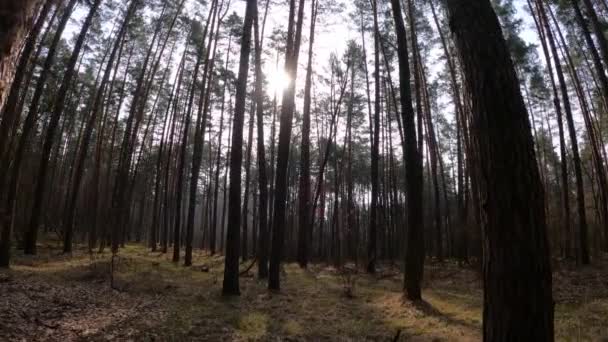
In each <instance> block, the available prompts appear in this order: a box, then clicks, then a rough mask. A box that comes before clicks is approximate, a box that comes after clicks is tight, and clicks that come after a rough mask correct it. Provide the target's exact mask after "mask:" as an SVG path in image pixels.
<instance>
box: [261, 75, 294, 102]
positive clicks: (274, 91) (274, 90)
mask: <svg viewBox="0 0 608 342" xmlns="http://www.w3.org/2000/svg"><path fill="white" fill-rule="evenodd" d="M267 75H268V76H267V77H268V89H267V90H266V91H267V93H268V96H271V97H272V96H275V95H276V96H278V97H280V96H281V95H282V94H283V91H284V90H285V89H286V88H287V87H288V86H289V83H290V82H291V77H289V75H288V74H287V72H285V70H284V69H272V70H270V72H269V73H268V74H267Z"/></svg>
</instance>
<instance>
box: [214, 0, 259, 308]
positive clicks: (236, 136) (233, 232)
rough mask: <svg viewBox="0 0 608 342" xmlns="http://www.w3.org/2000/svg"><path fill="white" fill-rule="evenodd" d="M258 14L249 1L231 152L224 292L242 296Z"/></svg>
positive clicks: (226, 294)
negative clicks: (245, 172)
mask: <svg viewBox="0 0 608 342" xmlns="http://www.w3.org/2000/svg"><path fill="white" fill-rule="evenodd" d="M256 13H257V0H247V7H246V10H245V19H244V22H243V36H242V37H241V55H240V62H239V74H238V79H237V83H236V97H235V99H236V100H235V101H236V102H235V106H234V127H233V131H232V149H231V152H230V194H229V196H230V201H229V207H228V235H227V236H226V258H225V267H224V282H223V287H222V294H223V295H225V296H233V295H240V289H239V245H240V236H239V228H240V223H241V222H240V221H241V165H242V163H243V147H242V145H243V123H244V121H245V101H246V100H247V78H248V74H249V54H250V52H251V28H252V24H253V21H254V16H255V15H256Z"/></svg>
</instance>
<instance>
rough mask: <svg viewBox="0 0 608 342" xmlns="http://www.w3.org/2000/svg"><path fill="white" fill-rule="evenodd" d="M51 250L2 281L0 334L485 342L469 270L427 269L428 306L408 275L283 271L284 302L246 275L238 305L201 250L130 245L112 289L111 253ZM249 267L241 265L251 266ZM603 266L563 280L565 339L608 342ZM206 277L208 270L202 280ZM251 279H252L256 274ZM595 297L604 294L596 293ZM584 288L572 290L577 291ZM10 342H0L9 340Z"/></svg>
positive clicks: (20, 261) (561, 331) (559, 285)
mask: <svg viewBox="0 0 608 342" xmlns="http://www.w3.org/2000/svg"><path fill="white" fill-rule="evenodd" d="M50 247H51V246H44V247H42V248H41V249H40V253H39V255H38V256H36V257H24V256H18V257H17V258H16V261H15V264H14V266H13V267H12V269H11V270H10V271H8V272H5V273H4V275H2V276H3V278H0V279H6V281H3V282H1V283H0V297H1V298H3V300H2V301H0V336H5V337H6V338H8V339H17V338H24V339H26V340H63V341H66V340H107V339H115V340H133V339H134V340H152V339H154V340H162V341H183V340H197V341H198V340H209V341H218V340H240V341H252V340H254V341H255V340H279V339H280V340H314V341H335V340H339V341H341V340H344V341H351V340H353V341H360V340H370V341H372V340H373V341H376V340H392V339H393V338H394V337H395V336H396V335H397V334H398V333H399V336H400V340H403V341H405V340H408V341H409V340H414V341H435V340H445V341H454V340H458V341H477V340H480V339H481V308H482V299H481V298H482V292H481V284H480V280H479V277H478V276H477V275H476V274H475V273H474V272H473V271H471V270H468V269H461V268H458V267H457V266H456V265H454V264H451V263H449V262H446V263H444V264H442V265H437V264H433V265H428V266H427V268H426V271H425V272H426V273H425V278H426V281H425V284H424V287H425V288H424V292H423V296H424V298H425V301H424V302H423V303H417V304H414V303H411V302H408V301H404V300H403V299H402V295H401V286H402V285H401V281H402V279H401V278H402V276H401V275H400V274H399V272H398V270H397V269H391V268H388V267H387V268H386V269H383V270H381V273H380V274H379V275H378V276H369V275H366V274H362V273H357V272H356V271H354V272H353V271H352V270H349V272H353V274H352V275H349V280H348V281H349V282H351V281H352V282H353V283H354V284H356V285H355V286H353V287H352V289H351V290H352V293H350V294H349V295H348V296H346V295H345V286H344V284H345V280H344V274H343V270H336V269H334V268H332V267H326V266H323V265H313V266H311V267H310V269H309V270H302V269H300V268H299V267H297V265H295V264H287V265H285V273H284V277H283V279H282V290H281V292H280V293H271V292H269V291H268V290H267V289H266V283H265V282H263V281H259V280H258V279H257V278H255V277H242V278H241V280H240V283H241V296H240V297H238V298H222V297H221V295H220V291H221V281H222V274H223V258H222V257H221V256H208V255H206V254H204V253H202V252H200V251H199V252H196V253H195V255H194V266H192V267H189V268H186V267H183V266H182V265H181V264H174V263H172V262H171V261H170V255H163V254H160V253H151V252H149V251H148V250H146V249H145V248H143V247H140V246H135V245H130V246H127V247H126V248H124V249H122V250H121V251H120V255H119V258H118V260H117V262H116V273H115V285H116V288H117V290H116V289H114V290H113V289H110V287H109V269H110V264H109V263H110V255H109V254H101V255H100V254H94V255H92V256H91V255H88V254H87V253H86V251H85V250H84V249H77V250H76V251H75V253H74V254H73V255H72V256H71V257H67V256H63V255H61V254H59V251H60V250H58V249H56V247H54V246H52V247H53V248H50ZM245 266H246V265H243V266H242V267H243V268H244V267H245ZM603 266H605V263H601V264H600V265H597V266H594V267H593V268H587V269H584V270H582V271H575V270H573V269H572V268H570V269H563V270H562V269H560V271H559V272H557V273H556V275H555V288H556V295H555V297H556V301H557V305H556V335H557V338H558V339H559V340H601V339H602V338H607V337H608V331H606V327H607V326H608V297H607V296H606V292H607V291H606V286H607V285H608V283H606V282H605V280H606V279H607V278H608V268H607V267H603ZM203 268H208V272H203V271H202V270H203ZM252 273H254V272H252ZM598 287H601V289H600V288H598ZM574 290H575V291H574ZM0 339H2V337H0Z"/></svg>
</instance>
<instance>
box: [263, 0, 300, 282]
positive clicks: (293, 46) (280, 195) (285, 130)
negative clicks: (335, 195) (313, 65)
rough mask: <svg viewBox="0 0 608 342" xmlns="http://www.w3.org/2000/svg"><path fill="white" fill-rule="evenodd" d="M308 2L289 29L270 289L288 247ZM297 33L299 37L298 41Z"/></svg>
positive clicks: (292, 13)
mask: <svg viewBox="0 0 608 342" xmlns="http://www.w3.org/2000/svg"><path fill="white" fill-rule="evenodd" d="M304 3H305V0H300V1H299V9H298V21H297V24H296V22H295V10H296V8H295V7H296V1H295V0H291V1H290V5H289V23H288V29H287V49H286V52H285V71H286V72H287V74H288V75H289V78H290V82H289V85H288V86H287V89H285V91H284V92H283V100H282V106H281V120H280V127H279V143H278V151H277V165H276V179H275V187H274V190H275V194H274V213H273V220H272V222H273V226H272V246H271V252H270V274H269V278H268V288H269V289H270V290H277V291H278V290H280V288H281V286H280V267H281V260H282V259H283V245H284V244H285V216H286V215H285V212H286V200H287V180H288V178H287V173H288V170H287V169H288V164H289V150H290V144H291V129H292V119H293V112H294V107H295V101H294V97H295V87H296V79H297V75H298V58H299V55H300V42H301V40H302V23H303V20H304ZM294 29H295V37H294Z"/></svg>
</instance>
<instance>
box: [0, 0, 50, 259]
mask: <svg viewBox="0 0 608 342" xmlns="http://www.w3.org/2000/svg"><path fill="white" fill-rule="evenodd" d="M40 2H41V0H22V1H2V2H0V109H1V108H2V107H3V105H4V101H5V98H6V96H7V93H8V89H9V87H10V84H11V81H12V79H13V72H14V63H15V61H16V59H17V58H18V56H19V52H20V50H21V45H22V43H23V41H24V40H25V38H26V36H27V34H28V31H29V27H30V25H31V24H32V23H31V19H32V17H33V16H34V15H35V13H34V12H35V10H36V6H37V5H38V4H39V3H40ZM3 181H4V180H0V183H2V182H3ZM0 208H2V206H0ZM11 216H12V212H10V211H8V212H5V211H1V209H0V230H1V236H0V267H8V265H9V259H10V249H11V246H10V239H11V228H12V227H11Z"/></svg>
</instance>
